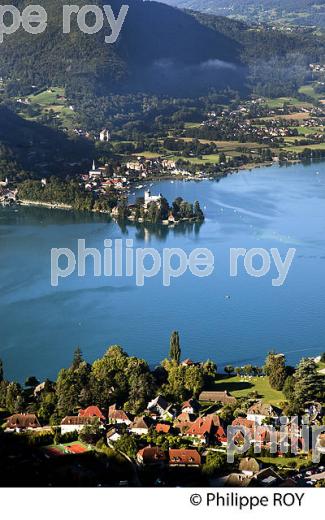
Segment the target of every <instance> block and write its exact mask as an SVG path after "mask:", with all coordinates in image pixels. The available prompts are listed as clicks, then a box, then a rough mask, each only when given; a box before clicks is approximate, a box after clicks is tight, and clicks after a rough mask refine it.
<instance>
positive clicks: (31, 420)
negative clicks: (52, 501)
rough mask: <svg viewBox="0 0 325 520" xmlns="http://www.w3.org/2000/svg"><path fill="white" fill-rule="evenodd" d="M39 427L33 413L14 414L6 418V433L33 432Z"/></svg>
mask: <svg viewBox="0 0 325 520" xmlns="http://www.w3.org/2000/svg"><path fill="white" fill-rule="evenodd" d="M40 427H41V425H40V423H39V421H38V418H37V416H36V415H35V414H34V413H15V414H14V415H11V416H10V417H8V419H7V422H6V431H16V432H21V431H25V430H35V429H36V428H40Z"/></svg>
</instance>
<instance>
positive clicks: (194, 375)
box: [184, 365, 204, 397]
mask: <svg viewBox="0 0 325 520" xmlns="http://www.w3.org/2000/svg"><path fill="white" fill-rule="evenodd" d="M184 386H185V388H186V390H188V391H189V392H190V395H191V397H198V396H199V394H200V392H201V390H202V388H203V386H204V377H203V371H202V368H201V367H199V366H196V365H192V366H189V367H187V368H186V370H185V381H184Z"/></svg>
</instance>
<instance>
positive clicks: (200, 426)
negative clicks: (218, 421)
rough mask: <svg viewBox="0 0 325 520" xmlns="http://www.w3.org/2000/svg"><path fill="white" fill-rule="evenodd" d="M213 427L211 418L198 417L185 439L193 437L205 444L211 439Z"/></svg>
mask: <svg viewBox="0 0 325 520" xmlns="http://www.w3.org/2000/svg"><path fill="white" fill-rule="evenodd" d="M213 427H214V424H213V420H212V417H199V418H198V419H196V421H194V423H193V424H192V425H191V426H190V427H189V429H188V430H187V432H186V437H193V438H194V439H196V440H198V441H199V442H201V443H202V444H206V443H208V442H209V440H210V439H211V436H212V430H213Z"/></svg>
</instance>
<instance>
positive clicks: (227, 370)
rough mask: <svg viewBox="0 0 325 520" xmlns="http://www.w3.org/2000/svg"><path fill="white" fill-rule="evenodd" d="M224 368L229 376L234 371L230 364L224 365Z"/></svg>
mask: <svg viewBox="0 0 325 520" xmlns="http://www.w3.org/2000/svg"><path fill="white" fill-rule="evenodd" d="M224 370H225V372H226V374H228V376H231V375H232V374H233V373H234V372H235V368H234V367H233V366H232V365H227V366H225V368H224Z"/></svg>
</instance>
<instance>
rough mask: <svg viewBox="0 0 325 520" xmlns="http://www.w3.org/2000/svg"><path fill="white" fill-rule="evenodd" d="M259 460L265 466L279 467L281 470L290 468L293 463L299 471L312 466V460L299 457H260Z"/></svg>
mask: <svg viewBox="0 0 325 520" xmlns="http://www.w3.org/2000/svg"><path fill="white" fill-rule="evenodd" d="M257 460H259V461H260V462H262V463H263V464H272V465H274V466H278V467H279V468H290V465H291V464H292V463H295V467H296V468H298V469H299V468H301V467H302V466H309V464H310V465H311V464H312V461H311V460H310V459H307V458H302V459H301V458H299V457H287V458H286V457H258V458H257Z"/></svg>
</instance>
